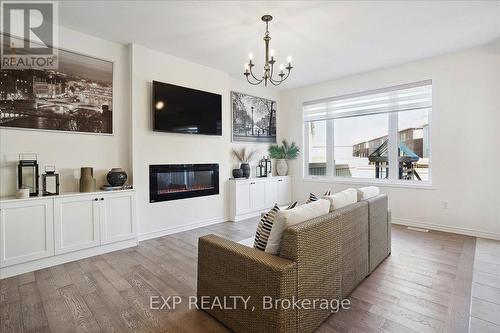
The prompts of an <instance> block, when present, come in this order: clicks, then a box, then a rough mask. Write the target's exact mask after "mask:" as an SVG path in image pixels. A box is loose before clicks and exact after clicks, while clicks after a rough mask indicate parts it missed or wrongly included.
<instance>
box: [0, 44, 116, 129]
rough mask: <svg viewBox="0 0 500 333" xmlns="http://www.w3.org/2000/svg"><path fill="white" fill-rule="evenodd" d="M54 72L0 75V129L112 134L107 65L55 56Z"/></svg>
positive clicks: (60, 53) (109, 69) (18, 71)
mask: <svg viewBox="0 0 500 333" xmlns="http://www.w3.org/2000/svg"><path fill="white" fill-rule="evenodd" d="M58 57H59V59H58V68H57V69H52V70H48V69H15V70H13V69H0V78H1V80H0V82H1V83H0V126H1V127H10V128H26V129H36V130H57V131H68V132H84V133H96V134H97V133H98V134H112V133H113V63H112V62H110V61H106V60H102V59H97V58H93V57H89V56H85V55H81V54H78V53H74V52H71V51H67V50H62V49H60V50H58Z"/></svg>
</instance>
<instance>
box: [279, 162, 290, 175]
mask: <svg viewBox="0 0 500 333" xmlns="http://www.w3.org/2000/svg"><path fill="white" fill-rule="evenodd" d="M276 174H277V175H278V176H286V175H287V174H288V164H287V163H286V160H285V159H280V160H276Z"/></svg>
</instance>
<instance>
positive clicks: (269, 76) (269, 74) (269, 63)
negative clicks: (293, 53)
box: [243, 15, 293, 87]
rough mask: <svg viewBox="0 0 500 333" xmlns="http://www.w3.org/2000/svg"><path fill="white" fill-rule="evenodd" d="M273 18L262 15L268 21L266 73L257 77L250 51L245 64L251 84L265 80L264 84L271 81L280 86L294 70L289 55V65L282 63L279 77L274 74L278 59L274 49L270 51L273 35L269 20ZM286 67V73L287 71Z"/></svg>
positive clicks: (265, 38) (246, 74)
mask: <svg viewBox="0 0 500 333" xmlns="http://www.w3.org/2000/svg"><path fill="white" fill-rule="evenodd" d="M272 19H273V17H272V16H271V15H264V16H262V21H264V22H266V35H265V36H264V43H265V44H266V58H265V64H264V73H263V74H262V78H261V79H259V78H257V77H256V76H255V75H254V73H253V70H252V68H253V67H254V66H255V64H254V63H253V61H252V60H253V54H252V53H250V54H249V55H248V58H249V61H248V63H247V64H245V73H243V75H245V76H246V78H247V81H248V82H249V83H250V84H253V85H259V84H261V83H262V82H264V85H265V86H266V87H267V82H268V81H269V82H271V83H272V84H273V85H275V86H279V85H280V84H281V83H282V82H283V81H285V80H286V79H287V78H288V76H289V75H290V71H291V70H292V68H293V67H292V58H291V57H288V59H287V62H288V65H287V66H286V67H285V66H284V65H283V64H281V65H280V68H279V71H280V72H279V74H278V76H279V78H276V77H273V74H274V64H275V63H276V60H275V59H274V51H273V50H271V52H269V42H270V41H271V36H269V27H268V25H269V22H270V21H271V20H272ZM285 69H286V73H285Z"/></svg>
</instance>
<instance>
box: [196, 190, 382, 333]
mask: <svg viewBox="0 0 500 333" xmlns="http://www.w3.org/2000/svg"><path fill="white" fill-rule="evenodd" d="M390 238H391V236H390V214H389V212H388V209H387V196H386V195H378V196H376V197H373V198H371V199H368V200H362V201H359V202H357V203H355V204H351V205H349V206H346V207H343V208H340V209H337V210H334V211H333V212H331V213H329V214H326V215H323V216H320V217H317V218H314V219H312V220H309V221H305V222H302V223H299V224H296V225H293V226H290V227H288V228H287V229H286V230H285V233H284V236H283V241H282V247H281V251H280V253H279V255H278V256H275V255H271V254H268V253H265V252H263V251H260V250H257V249H254V248H251V247H248V246H244V245H241V244H238V243H235V242H233V241H230V240H227V239H224V238H221V237H218V236H216V235H207V236H204V237H201V238H200V239H199V245H198V291H197V294H198V300H200V299H201V297H202V296H203V297H205V299H207V298H208V299H216V298H219V299H222V298H224V297H228V296H240V295H241V296H244V297H247V296H251V298H250V300H249V301H248V306H247V307H246V308H244V307H243V306H242V305H241V304H240V305H241V306H238V307H237V308H235V309H221V308H220V307H215V308H205V309H204V310H205V311H207V312H208V313H209V314H210V315H212V316H213V317H215V318H216V319H218V320H219V321H220V322H222V323H223V324H224V325H226V326H227V327H228V328H230V329H231V330H233V331H235V332H245V333H247V332H300V333H306V332H313V331H314V330H315V329H316V328H317V327H318V326H319V325H320V324H321V323H322V322H323V321H324V320H325V319H326V318H328V317H329V316H330V315H331V314H332V312H331V309H318V308H315V309H303V308H301V309H290V308H283V307H281V306H279V307H273V308H271V309H264V308H263V301H262V300H263V297H265V296H266V297H271V298H272V299H273V300H276V299H290V300H293V299H310V300H313V299H338V300H339V299H343V298H345V297H346V296H348V295H349V294H350V293H351V292H352V291H353V290H354V288H356V286H357V285H358V284H359V283H360V282H361V281H362V280H363V279H364V278H365V277H367V276H368V275H369V274H370V273H371V272H372V271H373V270H374V269H375V268H376V267H377V266H378V265H379V264H380V263H381V262H382V261H383V260H384V259H385V258H386V257H387V256H388V255H389V254H390V249H391V244H390Z"/></svg>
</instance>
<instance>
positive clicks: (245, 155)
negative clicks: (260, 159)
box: [233, 147, 256, 178]
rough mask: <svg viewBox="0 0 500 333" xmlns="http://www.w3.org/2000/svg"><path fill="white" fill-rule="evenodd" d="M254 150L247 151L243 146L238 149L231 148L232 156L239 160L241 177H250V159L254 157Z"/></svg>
mask: <svg viewBox="0 0 500 333" xmlns="http://www.w3.org/2000/svg"><path fill="white" fill-rule="evenodd" d="M255 153H256V152H255V150H251V151H248V152H247V148H246V147H243V148H240V149H236V148H233V156H234V157H235V158H236V159H237V160H238V162H240V163H241V164H240V169H241V171H242V173H243V177H245V178H249V177H250V164H249V163H250V161H251V160H252V159H253V158H254V157H255Z"/></svg>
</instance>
